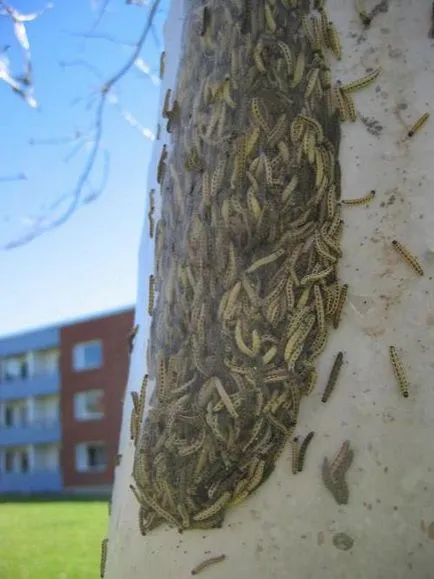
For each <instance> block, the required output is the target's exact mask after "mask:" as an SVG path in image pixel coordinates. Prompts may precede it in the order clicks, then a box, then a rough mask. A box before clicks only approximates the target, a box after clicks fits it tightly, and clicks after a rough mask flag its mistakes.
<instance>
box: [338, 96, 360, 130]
mask: <svg viewBox="0 0 434 579" xmlns="http://www.w3.org/2000/svg"><path fill="white" fill-rule="evenodd" d="M340 93H341V95H342V101H343V103H344V106H345V117H346V118H347V119H348V120H349V121H351V122H352V123H355V122H356V121H357V111H356V105H355V104H354V101H353V99H352V97H351V95H350V94H348V93H346V92H343V91H342V90H341V91H340Z"/></svg>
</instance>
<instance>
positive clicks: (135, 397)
mask: <svg viewBox="0 0 434 579" xmlns="http://www.w3.org/2000/svg"><path fill="white" fill-rule="evenodd" d="M130 394H131V399H132V401H133V408H134V412H135V413H136V414H137V410H138V408H139V395H138V394H137V392H135V391H134V390H132V391H131V392H130Z"/></svg>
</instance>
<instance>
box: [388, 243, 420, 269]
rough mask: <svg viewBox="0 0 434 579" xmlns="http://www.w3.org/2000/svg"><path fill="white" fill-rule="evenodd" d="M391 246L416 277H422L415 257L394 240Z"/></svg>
mask: <svg viewBox="0 0 434 579" xmlns="http://www.w3.org/2000/svg"><path fill="white" fill-rule="evenodd" d="M392 246H393V247H394V249H395V250H396V251H397V252H398V253H399V255H400V256H401V257H402V258H403V259H404V260H405V261H406V262H407V263H408V264H409V265H410V267H412V268H413V269H414V271H415V272H416V273H417V274H418V275H420V276H423V273H424V272H423V267H422V265H421V263H420V262H419V260H418V259H417V257H415V256H414V255H413V254H412V253H410V251H409V250H408V249H407V248H406V247H405V246H404V245H402V243H400V242H399V241H397V240H396V239H394V240H393V241H392Z"/></svg>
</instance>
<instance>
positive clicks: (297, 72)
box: [290, 50, 305, 88]
mask: <svg viewBox="0 0 434 579" xmlns="http://www.w3.org/2000/svg"><path fill="white" fill-rule="evenodd" d="M304 67H305V58H304V52H303V50H301V51H300V52H299V54H298V55H297V59H296V61H295V67H294V74H293V76H292V81H291V83H290V86H291V88H297V87H298V85H299V84H300V83H301V81H302V80H303V75H304Z"/></svg>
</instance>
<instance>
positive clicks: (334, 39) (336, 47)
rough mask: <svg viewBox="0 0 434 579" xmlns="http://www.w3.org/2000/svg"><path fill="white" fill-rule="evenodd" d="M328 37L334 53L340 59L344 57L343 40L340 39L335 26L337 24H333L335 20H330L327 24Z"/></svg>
mask: <svg viewBox="0 0 434 579" xmlns="http://www.w3.org/2000/svg"><path fill="white" fill-rule="evenodd" d="M327 38H328V42H329V46H330V48H331V49H332V52H333V54H334V55H335V56H336V58H337V59H338V60H341V58H342V48H341V41H340V40H339V34H338V32H337V30H336V28H335V25H334V24H333V22H330V21H329V23H328V25H327Z"/></svg>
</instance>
